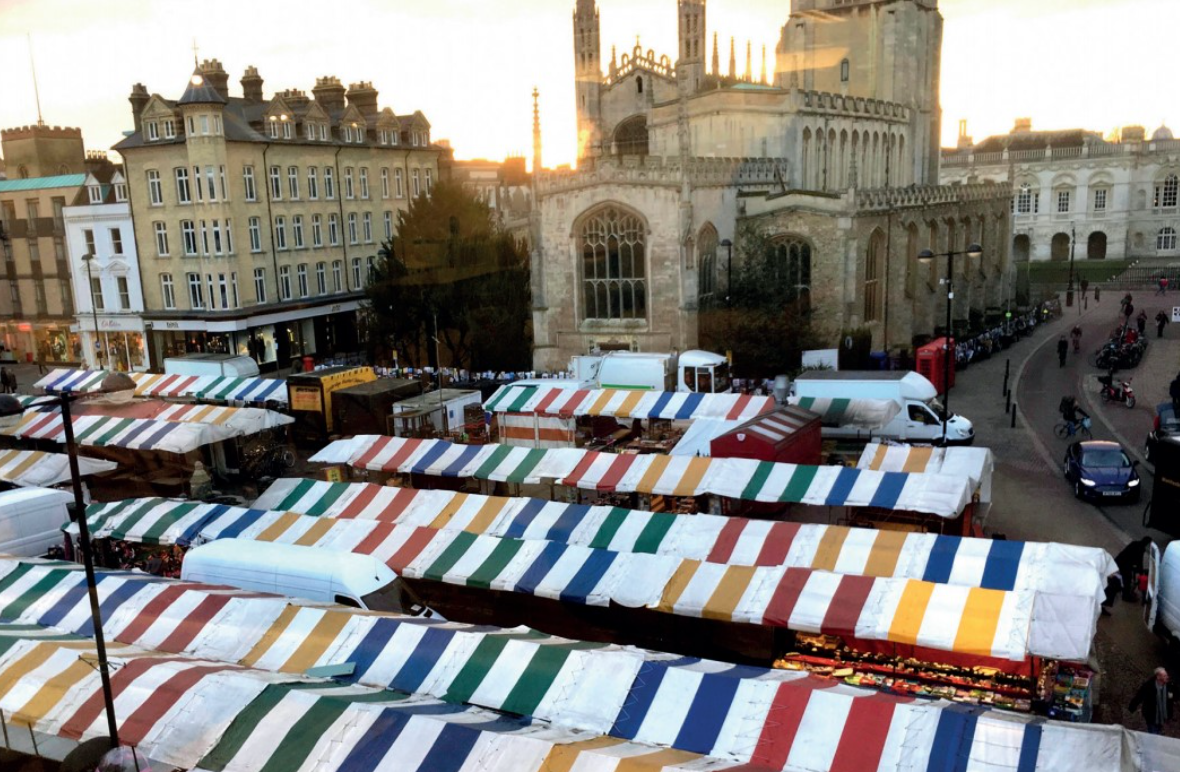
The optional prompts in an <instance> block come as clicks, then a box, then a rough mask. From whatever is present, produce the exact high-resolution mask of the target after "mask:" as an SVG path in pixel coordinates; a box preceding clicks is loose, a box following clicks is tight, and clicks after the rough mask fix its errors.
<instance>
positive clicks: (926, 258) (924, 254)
mask: <svg viewBox="0 0 1180 772" xmlns="http://www.w3.org/2000/svg"><path fill="white" fill-rule="evenodd" d="M933 259H934V252H932V251H931V250H929V249H923V250H922V251H921V252H919V253H918V262H920V263H929V262H930V261H931V260H933Z"/></svg>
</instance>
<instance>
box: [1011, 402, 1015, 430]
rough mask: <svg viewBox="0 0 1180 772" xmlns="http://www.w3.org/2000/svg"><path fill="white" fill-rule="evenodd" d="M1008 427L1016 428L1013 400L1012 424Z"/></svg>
mask: <svg viewBox="0 0 1180 772" xmlns="http://www.w3.org/2000/svg"><path fill="white" fill-rule="evenodd" d="M1010 428H1012V429H1015V428H1016V403H1015V402H1013V403H1012V424H1011V426H1010Z"/></svg>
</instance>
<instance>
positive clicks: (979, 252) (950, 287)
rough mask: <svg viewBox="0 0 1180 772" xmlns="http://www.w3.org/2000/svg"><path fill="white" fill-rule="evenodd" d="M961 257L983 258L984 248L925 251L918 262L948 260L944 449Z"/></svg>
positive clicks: (976, 246) (948, 418)
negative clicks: (953, 315) (953, 312)
mask: <svg viewBox="0 0 1180 772" xmlns="http://www.w3.org/2000/svg"><path fill="white" fill-rule="evenodd" d="M959 255H966V256H967V257H972V258H974V257H982V256H983V247H981V246H979V245H978V244H971V245H970V246H968V247H967V250H966V251H965V252H957V251H955V250H949V251H947V252H943V253H941V254H937V255H936V254H934V252H932V251H930V250H929V249H923V250H922V251H921V252H919V253H918V261H919V262H921V263H922V264H923V265H929V264H930V262H931V261H932V260H935V259H937V258H940V257H945V258H946V329H945V331H944V335H945V340H946V344H945V345H944V346H943V351H945V352H946V353H945V354H944V356H943V363H942V444H943V446H944V447H945V446H946V428H947V423H949V422H950V419H951V413H950V404H951V363H952V361H953V359H952V357H953V356H954V354H953V351H952V348H951V301H953V300H954V299H955V287H954V279H955V258H956V257H957V256H959Z"/></svg>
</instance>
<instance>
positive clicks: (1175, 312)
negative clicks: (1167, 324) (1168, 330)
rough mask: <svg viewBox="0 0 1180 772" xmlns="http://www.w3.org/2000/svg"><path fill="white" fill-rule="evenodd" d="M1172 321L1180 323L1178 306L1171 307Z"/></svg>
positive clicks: (1179, 307)
mask: <svg viewBox="0 0 1180 772" xmlns="http://www.w3.org/2000/svg"><path fill="white" fill-rule="evenodd" d="M1172 321H1173V322H1180V306H1172Z"/></svg>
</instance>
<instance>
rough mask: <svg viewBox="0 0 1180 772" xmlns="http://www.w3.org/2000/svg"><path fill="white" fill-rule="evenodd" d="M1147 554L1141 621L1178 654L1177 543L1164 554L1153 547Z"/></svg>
mask: <svg viewBox="0 0 1180 772" xmlns="http://www.w3.org/2000/svg"><path fill="white" fill-rule="evenodd" d="M1147 553H1148V554H1147V566H1146V567H1147V593H1146V596H1145V597H1144V598H1143V602H1144V606H1143V617H1144V621H1145V622H1146V623H1147V627H1148V628H1149V629H1150V630H1152V631H1153V632H1155V634H1156V635H1158V636H1159V637H1160V638H1162V639H1163V641H1164V643H1166V644H1167V645H1168V648H1169V649H1171V650H1172V651H1173V652H1175V653H1178V654H1180V541H1173V542H1171V543H1170V544H1168V545H1167V547H1166V548H1165V549H1164V550H1163V552H1161V551H1160V548H1159V547H1158V546H1156V545H1155V544H1152V545H1151V546H1150V547H1148V548H1147ZM1124 581H1127V580H1126V579H1124Z"/></svg>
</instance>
